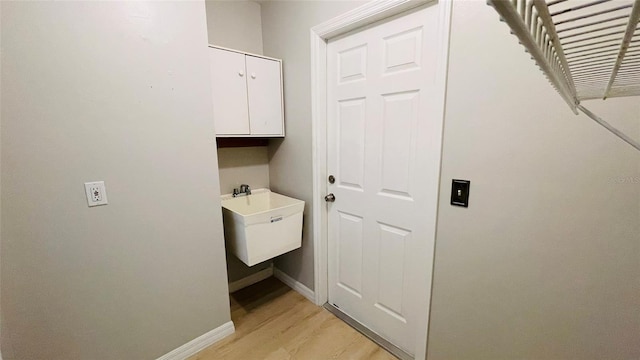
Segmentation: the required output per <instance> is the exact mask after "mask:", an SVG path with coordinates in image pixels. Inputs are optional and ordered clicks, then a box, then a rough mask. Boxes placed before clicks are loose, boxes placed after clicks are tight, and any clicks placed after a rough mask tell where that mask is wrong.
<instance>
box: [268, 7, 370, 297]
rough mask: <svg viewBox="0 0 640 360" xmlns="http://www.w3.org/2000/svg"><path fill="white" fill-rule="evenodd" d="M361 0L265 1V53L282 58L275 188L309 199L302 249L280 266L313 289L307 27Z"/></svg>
mask: <svg viewBox="0 0 640 360" xmlns="http://www.w3.org/2000/svg"><path fill="white" fill-rule="evenodd" d="M362 4H364V2H361V1H267V2H264V3H262V35H263V42H264V53H265V55H267V56H272V57H276V58H281V59H283V60H284V61H283V64H282V66H283V73H284V97H285V99H284V106H285V115H286V119H285V126H286V134H287V136H286V138H285V139H284V140H272V141H271V142H270V143H269V157H270V160H269V181H270V183H271V189H273V190H274V191H277V192H280V193H283V194H285V195H289V196H293V197H295V198H298V199H301V200H304V201H305V209H304V228H303V239H302V247H301V248H300V249H298V250H294V251H292V252H290V253H288V254H285V255H283V256H280V257H278V258H277V260H276V267H277V268H279V269H280V270H282V271H284V272H285V273H286V274H288V275H289V276H291V277H292V278H294V279H296V280H298V281H300V282H302V283H303V284H304V285H305V286H307V287H308V288H310V289H313V287H314V284H313V238H312V236H313V224H312V223H311V221H312V219H313V214H312V206H311V205H312V201H313V200H314V199H313V194H312V192H313V186H312V181H313V178H312V158H311V80H310V75H309V74H310V67H311V65H310V64H311V62H310V51H311V50H310V45H309V29H310V28H311V27H313V26H315V25H318V24H321V23H323V22H324V21H326V20H329V19H331V18H333V17H335V16H337V15H340V14H342V13H344V12H347V11H349V10H351V9H353V8H355V7H357V6H359V5H362Z"/></svg>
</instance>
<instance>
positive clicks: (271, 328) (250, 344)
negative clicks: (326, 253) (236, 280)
mask: <svg viewBox="0 0 640 360" xmlns="http://www.w3.org/2000/svg"><path fill="white" fill-rule="evenodd" d="M231 319H232V320H233V323H234V325H235V327H236V332H235V333H234V334H233V335H231V336H229V337H227V338H226V339H224V340H222V341H221V342H219V343H217V344H214V345H212V346H210V347H208V348H206V349H204V350H202V351H201V352H199V353H198V354H196V355H194V356H192V357H191V358H190V359H189V360H214V359H215V360H218V359H229V360H231V359H233V360H236V359H237V360H240V359H241V360H262V359H268V360H281V359H301V360H303V359H304V360H316V359H317V360H322V359H367V360H368V359H375V360H387V359H396V358H395V357H394V356H393V355H391V354H389V353H388V352H386V351H385V350H384V349H382V348H381V347H379V346H378V345H376V344H375V343H373V342H372V341H371V340H369V339H368V338H366V337H365V336H364V335H362V334H360V333H359V332H357V331H356V330H354V329H353V328H351V327H350V326H349V325H347V324H345V323H344V322H342V321H341V320H339V319H338V318H336V317H335V316H334V315H333V314H331V313H330V312H328V311H327V310H325V309H324V308H322V307H318V306H316V305H314V304H313V303H311V302H309V301H308V300H307V299H305V298H304V297H303V296H302V295H300V294H298V293H297V292H295V291H293V290H291V289H290V288H288V287H287V286H286V285H284V284H283V283H282V282H280V281H279V280H277V279H275V278H269V279H266V280H264V281H262V282H260V283H258V284H255V285H253V286H250V287H248V288H245V289H242V290H240V291H237V292H235V293H234V294H232V295H231Z"/></svg>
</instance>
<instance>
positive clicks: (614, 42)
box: [488, 0, 640, 150]
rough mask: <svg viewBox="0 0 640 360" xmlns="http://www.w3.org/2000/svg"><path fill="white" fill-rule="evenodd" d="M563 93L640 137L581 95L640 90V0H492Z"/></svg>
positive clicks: (639, 92) (573, 105)
mask: <svg viewBox="0 0 640 360" xmlns="http://www.w3.org/2000/svg"><path fill="white" fill-rule="evenodd" d="M488 4H489V5H491V6H493V8H494V9H495V10H496V11H497V12H498V14H499V15H500V18H501V20H502V21H504V22H506V23H507V25H509V27H510V28H511V32H512V34H514V35H516V36H517V37H518V40H519V41H520V43H521V44H522V45H523V46H524V47H525V49H526V51H527V52H529V53H530V54H531V56H532V58H533V59H534V60H535V61H536V63H537V64H538V67H540V69H541V70H542V72H543V73H544V74H545V76H546V77H547V79H549V82H550V83H551V85H552V86H553V87H554V88H555V89H556V90H557V91H558V93H559V94H560V96H562V98H563V99H564V100H565V102H566V103H567V104H568V105H569V107H571V110H572V111H573V112H574V113H575V114H578V109H580V111H582V112H583V113H585V114H586V115H587V116H589V117H590V118H592V119H593V120H594V121H596V122H598V123H599V124H600V125H602V126H603V127H605V128H606V129H607V130H609V131H611V132H612V133H613V134H615V135H616V136H618V137H620V138H621V139H622V140H624V141H626V142H627V143H629V144H630V145H632V146H633V147H635V148H636V149H638V150H640V143H638V142H637V141H635V140H633V139H632V138H630V137H628V136H626V135H624V134H623V133H622V132H620V131H618V130H617V129H615V128H613V127H612V126H611V125H609V124H608V123H607V122H605V121H604V120H602V119H601V118H599V117H598V116H596V115H595V114H593V113H591V112H590V111H588V110H587V109H585V108H584V107H583V106H582V105H580V101H582V100H589V99H598V98H601V99H606V98H609V97H621V96H639V95H640V25H639V21H640V0H547V1H545V0H488Z"/></svg>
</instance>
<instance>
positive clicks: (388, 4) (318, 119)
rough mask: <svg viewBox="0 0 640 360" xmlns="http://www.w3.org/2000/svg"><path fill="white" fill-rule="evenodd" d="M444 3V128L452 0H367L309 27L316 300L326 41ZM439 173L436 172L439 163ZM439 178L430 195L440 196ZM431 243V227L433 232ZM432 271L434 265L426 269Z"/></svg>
mask: <svg viewBox="0 0 640 360" xmlns="http://www.w3.org/2000/svg"><path fill="white" fill-rule="evenodd" d="M437 3H440V5H442V6H441V7H440V9H439V14H438V20H439V23H440V26H439V27H438V33H439V34H438V45H437V50H436V53H437V54H438V65H437V67H438V69H437V79H436V83H437V86H438V88H440V89H441V91H439V92H438V96H440V97H441V99H439V101H438V103H440V104H442V107H441V108H439V109H438V110H439V116H438V118H439V119H440V122H439V123H438V124H437V125H438V128H439V129H440V133H441V134H442V130H443V128H444V113H445V99H446V96H445V94H446V85H447V70H448V60H449V59H448V58H449V35H450V28H451V10H452V0H377V1H371V2H369V3H366V4H364V5H362V6H360V7H357V8H355V9H353V10H351V11H349V12H346V13H344V14H342V15H339V16H337V17H335V18H333V19H330V20H328V21H326V22H324V23H322V24H319V25H317V26H314V27H313V28H311V30H310V38H311V122H312V158H313V201H312V209H313V219H312V222H313V256H314V292H315V303H316V305H318V306H320V305H323V304H325V303H326V302H327V300H328V229H327V224H328V221H327V219H328V208H327V206H326V202H325V201H324V195H326V192H327V186H326V179H327V43H328V41H329V40H330V39H332V38H335V37H337V36H340V35H344V34H346V33H348V32H349V31H352V30H355V29H357V28H359V27H362V26H366V25H369V24H372V23H375V22H377V21H379V20H382V19H385V18H388V17H391V16H394V15H398V14H400V13H402V12H404V11H407V10H410V9H413V8H416V7H419V6H424V5H429V4H437ZM438 141H439V143H438V144H435V147H436V148H437V149H438V150H437V151H438V154H436V155H437V158H438V159H440V163H441V162H442V136H440V137H439V140H438ZM438 165H439V166H438V170H437V176H438V178H439V177H440V164H438ZM439 188H440V186H439V184H438V186H437V189H433V191H435V192H436V194H434V197H435V198H436V199H438V198H439V194H438V193H439ZM434 206H435V209H434V214H436V216H437V206H438V204H437V203H436V204H434ZM433 241H434V244H435V229H434V233H433ZM428 270H429V271H431V272H432V271H433V269H428ZM429 312H430V309H429V311H428V312H427V313H426V314H424V318H423V320H424V321H423V322H424V324H425V326H424V328H423V329H420V332H421V333H422V334H423V335H424V336H423V337H420V338H424V341H418V342H417V344H416V346H417V348H416V351H415V358H416V359H425V358H426V348H427V333H428V326H429V324H428V318H429Z"/></svg>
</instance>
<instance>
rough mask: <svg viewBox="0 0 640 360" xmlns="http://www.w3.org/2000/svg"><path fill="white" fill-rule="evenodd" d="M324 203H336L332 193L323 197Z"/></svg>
mask: <svg viewBox="0 0 640 360" xmlns="http://www.w3.org/2000/svg"><path fill="white" fill-rule="evenodd" d="M324 201H326V202H334V201H336V196H335V195H333V193H330V194H328V195H327V196H325V197H324Z"/></svg>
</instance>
